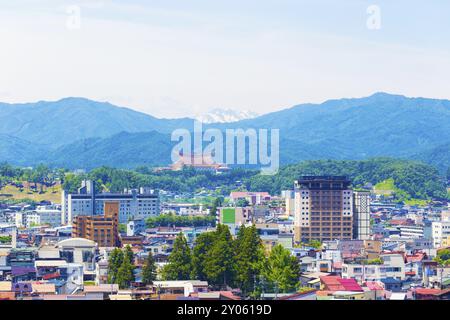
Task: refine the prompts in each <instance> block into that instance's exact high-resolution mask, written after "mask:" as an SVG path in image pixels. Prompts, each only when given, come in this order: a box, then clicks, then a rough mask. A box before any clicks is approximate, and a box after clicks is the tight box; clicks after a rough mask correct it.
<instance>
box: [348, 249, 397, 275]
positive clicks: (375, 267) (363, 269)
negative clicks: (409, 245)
mask: <svg viewBox="0 0 450 320" xmlns="http://www.w3.org/2000/svg"><path fill="white" fill-rule="evenodd" d="M380 259H381V260H382V261H383V263H382V264H353V263H352V264H350V263H345V264H343V265H342V278H344V279H356V280H357V281H358V282H365V281H380V280H382V279H386V278H394V279H397V280H405V260H404V256H403V254H402V253H385V254H381V255H380Z"/></svg>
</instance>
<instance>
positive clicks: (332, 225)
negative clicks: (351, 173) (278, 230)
mask: <svg viewBox="0 0 450 320" xmlns="http://www.w3.org/2000/svg"><path fill="white" fill-rule="evenodd" d="M352 223H353V191H352V189H351V188H350V181H349V180H347V178H346V177H339V176H304V177H301V179H299V180H298V181H296V182H295V220H294V233H295V237H294V241H295V242H296V243H300V242H303V243H308V242H309V241H311V240H319V241H321V242H322V241H331V240H335V239H340V240H342V239H345V240H350V239H352V237H353V228H352Z"/></svg>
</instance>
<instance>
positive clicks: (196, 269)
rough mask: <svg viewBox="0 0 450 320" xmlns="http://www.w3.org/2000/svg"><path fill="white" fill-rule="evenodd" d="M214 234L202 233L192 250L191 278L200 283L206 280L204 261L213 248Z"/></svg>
mask: <svg viewBox="0 0 450 320" xmlns="http://www.w3.org/2000/svg"><path fill="white" fill-rule="evenodd" d="M215 236H216V234H215V232H204V233H202V234H200V235H199V236H198V237H197V239H195V245H194V248H193V250H192V278H193V279H198V280H202V281H206V280H208V278H207V275H206V266H205V263H206V259H207V256H208V252H209V250H210V249H211V248H212V247H213V245H214V241H215Z"/></svg>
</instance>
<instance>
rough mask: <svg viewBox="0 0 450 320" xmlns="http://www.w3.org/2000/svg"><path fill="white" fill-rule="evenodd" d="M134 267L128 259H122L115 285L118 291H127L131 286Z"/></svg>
mask: <svg viewBox="0 0 450 320" xmlns="http://www.w3.org/2000/svg"><path fill="white" fill-rule="evenodd" d="M134 269H135V267H134V265H133V264H131V263H130V260H129V259H123V262H122V264H121V265H120V267H119V270H117V280H116V283H117V284H118V285H119V288H120V289H127V288H129V287H130V286H131V282H133V281H134Z"/></svg>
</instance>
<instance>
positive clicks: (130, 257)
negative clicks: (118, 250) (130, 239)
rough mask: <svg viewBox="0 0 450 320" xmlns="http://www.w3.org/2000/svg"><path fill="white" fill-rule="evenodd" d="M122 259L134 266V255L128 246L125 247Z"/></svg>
mask: <svg viewBox="0 0 450 320" xmlns="http://www.w3.org/2000/svg"><path fill="white" fill-rule="evenodd" d="M123 255H124V259H127V260H128V261H129V262H130V263H131V264H134V253H133V250H131V247H130V245H127V246H126V247H125V250H124V253H123Z"/></svg>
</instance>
